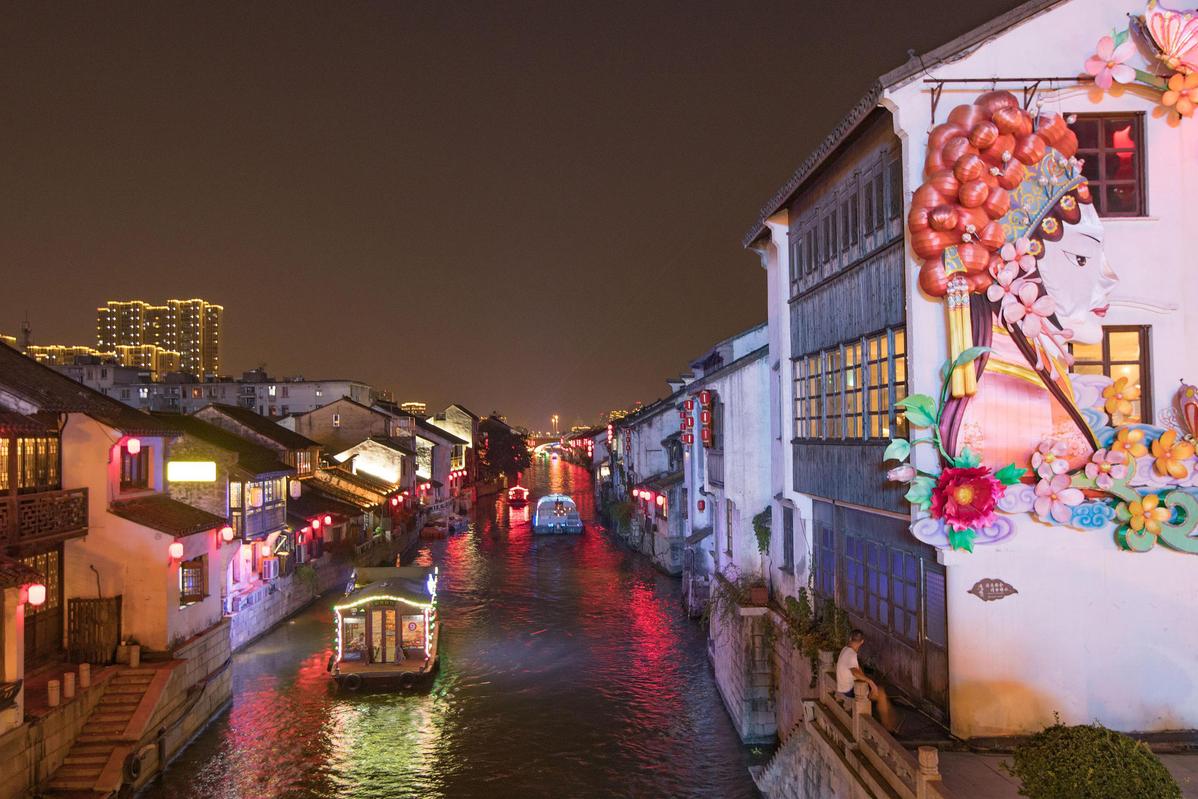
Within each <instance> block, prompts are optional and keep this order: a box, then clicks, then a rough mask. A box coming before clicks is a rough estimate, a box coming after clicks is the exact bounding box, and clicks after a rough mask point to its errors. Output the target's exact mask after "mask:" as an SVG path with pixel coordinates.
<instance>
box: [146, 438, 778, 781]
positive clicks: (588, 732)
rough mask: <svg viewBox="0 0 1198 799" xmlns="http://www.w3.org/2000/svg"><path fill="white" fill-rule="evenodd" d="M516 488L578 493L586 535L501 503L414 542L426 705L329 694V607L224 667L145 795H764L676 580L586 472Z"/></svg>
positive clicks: (547, 471) (554, 467) (538, 477)
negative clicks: (425, 626) (457, 529)
mask: <svg viewBox="0 0 1198 799" xmlns="http://www.w3.org/2000/svg"><path fill="white" fill-rule="evenodd" d="M526 484H527V485H528V486H529V487H530V488H531V489H532V500H533V501H535V498H536V497H538V496H540V495H542V494H545V493H548V492H550V491H560V492H562V493H568V494H571V495H573V496H574V497H575V500H576V501H577V503H578V507H579V510H580V512H581V513H582V515H583V518H584V519H585V520H586V521H587V527H586V531H585V532H584V533H583V534H582V535H581V536H533V535H532V533H531V531H530V529H529V525H528V514H529V508H524V509H517V508H510V509H509V508H508V507H507V504H506V500H504V499H503V498H497V499H490V500H485V501H482V502H480V503H479V505H478V508H477V509H476V513H475V519H474V523H473V524H472V525H471V527H470V528H469V530H467V531H466V532H462V533H458V534H456V535H454V536H451V537H449V538H447V539H443V540H439V541H432V542H421V546H420V549H419V551H418V553H417V556H416V562H418V563H422V564H432V563H435V564H438V565H439V566H440V568H441V583H440V591H439V602H440V610H441V618H442V628H441V635H442V638H441V669H440V673H439V675H438V677H437V679H436V682H435V683H434V685H433V687H432V690H431V691H430V692H429V693H427V694H406V695H405V694H376V695H363V694H353V693H347V692H340V693H339V692H337V690H336V689H334V688H332V687H331V680H330V679H329V677H328V675H327V673H326V672H325V664H326V662H327V660H328V657H329V653H330V650H331V646H332V644H333V617H332V611H331V610H330V607H331V600H332V599H333V597H331V596H330V597H326V598H325V599H322V600H320V601H318V602H317V603H316V604H315V605H314V606H312V607H311V608H309V609H308V610H306V611H305V612H303V613H301V614H300V615H298V616H297V617H295V618H294V619H293V620H291V621H290V622H288V623H285V624H284V625H283V626H282V627H280V628H279V629H277V630H275V631H273V632H272V633H270V634H269V635H267V636H265V637H264V638H262V639H261V640H259V641H257V642H256V643H254V644H252V645H251V646H249V647H248V648H246V649H245V650H243V651H242V652H240V653H238V654H237V655H236V656H235V657H234V664H233V692H234V696H233V703H232V706H231V707H230V709H229V710H228V711H226V712H225V713H224V714H223V715H222V716H220V717H219V718H218V719H216V720H214V721H213V723H212V724H211V725H209V727H208V728H207V729H206V730H205V731H204V732H203V733H202V734H201V735H200V736H199V737H198V738H197V739H196V740H195V741H194V742H193V743H192V745H191V746H190V747H189V748H188V749H187V750H185V751H184V752H183V753H182V754H181V755H180V757H179V758H178V759H177V760H175V762H174V763H172V764H171V766H170V768H169V769H168V771H167V773H166V775H165V776H164V777H161V778H159V779H158V780H157V781H156V782H155V783H153V784H152V785H151V786H149V787H148V788H147V790H146V791H145V792H144V793H143V796H145V797H148V798H151V799H190V798H191V797H195V798H196V799H199V797H204V798H205V799H209V798H210V797H229V798H232V797H237V798H238V799H273V798H274V797H288V798H289V799H290V798H291V797H295V798H296V799H300V798H301V797H355V798H356V797H367V798H374V797H378V798H380V799H381V798H382V797H388V798H391V797H421V798H422V799H424V798H425V797H508V796H511V797H591V796H595V797H625V796H627V797H720V799H725V798H727V799H735V798H736V797H752V796H756V795H757V794H756V791H755V790H754V788H753V784H752V781H751V780H750V778H749V775H748V770H747V768H748V756H749V753H748V752H747V751H746V750H744V749H743V748H742V747H741V746H740V743H739V741H738V739H737V737H736V732H735V731H734V729H733V728H732V725H731V723H730V721H729V720H728V717H727V715H726V713H725V711H724V707H723V704H722V703H721V701H720V697H719V694H718V693H717V690H716V687H715V683H714V680H713V678H712V676H711V669H710V667H709V666H708V663H707V658H706V654H705V643H704V640H705V639H704V634H703V631H702V629H701V628H700V627H699V626H698V625H697V624H695V623H694V622H693V621H690V620H688V619H687V618H686V617H685V615H684V614H683V612H682V609H681V605H680V603H679V591H678V583H677V581H676V580H674V579H671V578H669V577H666V576H664V575H662V574H660V573H658V572H657V571H655V570H654V569H653V568H652V566H650V565H649V564H648V563H647V562H646V561H645V559H644V558H642V557H640V556H637V555H634V554H632V553H631V552H628V551H627V550H625V549H623V548H622V547H620V546H619V545H618V544H617V543H615V542H614V541H613V540H612V539H611V538H610V537H609V536H608V535H607V533H605V532H604V531H603V529H602V528H601V527H599V526H598V525H596V524H593V523H592V516H593V512H592V509H593V500H592V488H591V485H590V482H589V478H588V475H587V472H586V470H584V469H580V468H578V467H576V466H572V465H570V464H567V463H564V462H559V461H549V462H545V461H542V462H541V463H539V464H537V465H536V466H534V468H533V469H532V470H531V471H530V472H529V473H528V474H527V475H526ZM530 507H531V503H530Z"/></svg>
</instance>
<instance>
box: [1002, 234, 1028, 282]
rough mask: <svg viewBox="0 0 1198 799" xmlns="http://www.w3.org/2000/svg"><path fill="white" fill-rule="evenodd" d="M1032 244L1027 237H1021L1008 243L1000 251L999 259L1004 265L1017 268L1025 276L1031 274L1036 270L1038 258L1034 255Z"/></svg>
mask: <svg viewBox="0 0 1198 799" xmlns="http://www.w3.org/2000/svg"><path fill="white" fill-rule="evenodd" d="M1031 250H1032V242H1031V239H1029V238H1028V237H1027V236H1020V237H1019V238H1017V239H1015V241H1013V242H1010V241H1009V242H1007V243H1006V244H1004V245H1003V246H1002V249H1001V250H999V251H998V257H999V258H1001V259H1002V261H1003V264H1005V265H1010V266H1016V267H1018V268H1019V269H1021V270H1022V271H1023V272H1024V273H1025V274H1030V273H1031V272H1032V270H1033V269H1035V268H1036V256H1034V255H1032V252H1031Z"/></svg>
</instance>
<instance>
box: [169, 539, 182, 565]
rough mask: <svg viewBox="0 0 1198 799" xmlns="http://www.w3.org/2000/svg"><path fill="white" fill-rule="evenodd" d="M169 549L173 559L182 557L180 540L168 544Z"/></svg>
mask: <svg viewBox="0 0 1198 799" xmlns="http://www.w3.org/2000/svg"><path fill="white" fill-rule="evenodd" d="M169 551H170V553H171V557H172V558H174V559H175V560H182V559H183V542H182V541H175V542H173V543H172V544H171V545H170V548H169Z"/></svg>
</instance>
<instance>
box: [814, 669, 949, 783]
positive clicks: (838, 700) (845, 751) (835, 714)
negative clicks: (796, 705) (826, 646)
mask: <svg viewBox="0 0 1198 799" xmlns="http://www.w3.org/2000/svg"><path fill="white" fill-rule="evenodd" d="M819 673H820V679H819V700H818V701H817V702H813V703H811V705H812V709H813V711H814V713H813V718H812V719H811V720H810V721H811V724H812V726H813V728H814V731H815V732H816V733H818V734H819V735H820V737H822V738H823V739H824V740H825V741H826V742H827V743H828V744H829V745H830V746H832V748H833V749H835V750H836V752H837V753H838V754H840V755H841V757H843V758H844V761H845V763H846V764H848V766H849V768H850V769H851V770H852V771H853V773H854V775H855V776H856V777H857V779H858V780H859V781H860V782H861V783H862V784H863V785H864V786H865V787H866V789H867V790H869V791H870V792H871V793H873V794H874V795H875V796H896V797H899V799H952V795H951V794H950V793H948V792H947V791H946V790H945V789H944V787H943V786H942V785H941V783H940V765H939V764H940V753H939V752H938V751H937V750H936V748H935V747H934V746H921V747H919V757H918V759H917V758H916V757H915V756H913V755H912V754H911V753H910V752H909V751H908V750H907V749H906V748H905V747H904V746H903V745H902V744H900V743H899V742H898V741H896V740H894V738H893V737H892V736H891V735H890V733H888V732H887V731H886V729H885V728H884V727H883V726H882V725H881V724H879V723H878V722H877V720H876V719H874V717H873V714H872V710H873V708H872V702H871V700H870V698H869V687H868V685H867V684H866V683H865V682H864V681H862V680H856V681H855V682H854V685H853V694H854V697H853V698H852V699H850V698H849V697H846V696H845V695H844V694H841V693H838V692H837V690H836V671H835V667H834V665H833V655H832V653H831V652H820V653H819Z"/></svg>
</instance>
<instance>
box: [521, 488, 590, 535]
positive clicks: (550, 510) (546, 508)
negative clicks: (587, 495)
mask: <svg viewBox="0 0 1198 799" xmlns="http://www.w3.org/2000/svg"><path fill="white" fill-rule="evenodd" d="M532 531H533V532H534V533H581V532H582V517H580V516H579V515H578V506H577V505H575V504H574V500H572V499H570V498H569V497H568V496H566V495H565V494H547V495H546V496H543V497H541V498H540V499H539V500H537V510H536V513H535V514H533V517H532Z"/></svg>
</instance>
